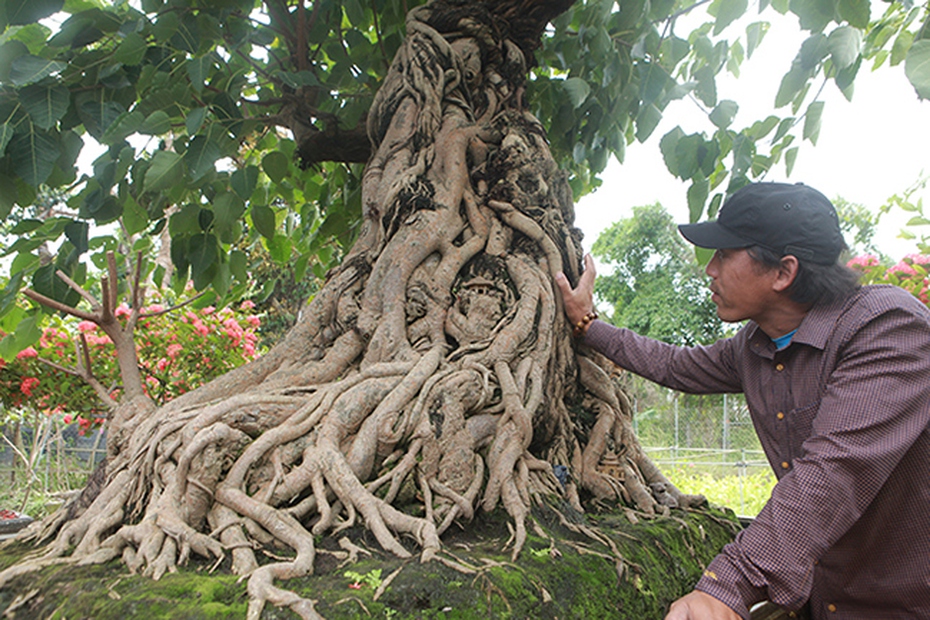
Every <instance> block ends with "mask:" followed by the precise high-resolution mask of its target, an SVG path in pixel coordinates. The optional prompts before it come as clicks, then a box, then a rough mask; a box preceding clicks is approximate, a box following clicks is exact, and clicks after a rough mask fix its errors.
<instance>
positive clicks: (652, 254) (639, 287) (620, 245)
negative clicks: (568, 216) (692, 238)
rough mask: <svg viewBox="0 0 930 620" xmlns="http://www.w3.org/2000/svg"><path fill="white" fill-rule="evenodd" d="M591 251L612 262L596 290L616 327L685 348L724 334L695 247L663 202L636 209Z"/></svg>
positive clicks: (599, 278)
mask: <svg viewBox="0 0 930 620" xmlns="http://www.w3.org/2000/svg"><path fill="white" fill-rule="evenodd" d="M592 253H593V254H594V256H596V257H597V258H598V259H599V260H600V261H601V262H603V263H605V264H606V266H607V273H605V274H602V275H599V276H598V279H597V282H596V285H595V293H596V294H597V298H598V301H599V302H602V303H604V304H609V306H610V307H611V312H610V315H609V317H608V320H609V321H610V322H611V323H613V324H614V325H617V326H618V327H628V328H630V329H632V330H634V331H635V332H637V333H639V334H642V335H644V336H649V337H651V338H656V339H658V340H662V341H664V342H668V343H671V344H677V345H682V346H694V345H696V344H709V343H711V342H714V341H715V340H717V339H719V338H720V337H722V336H723V335H724V326H723V325H722V323H721V322H720V320H719V319H718V318H717V313H716V307H715V306H714V304H713V303H712V302H711V301H710V298H709V296H708V295H707V278H706V277H705V276H704V271H703V268H702V267H701V265H699V264H698V262H697V259H696V258H695V255H694V249H693V247H692V246H690V245H689V244H687V243H686V242H685V241H684V239H682V237H681V235H680V234H679V233H678V229H677V226H676V223H675V221H674V220H673V219H672V217H671V216H670V215H669V214H668V212H666V210H665V209H664V208H663V207H662V206H661V205H659V204H653V205H647V206H641V207H634V208H633V215H632V217H629V218H625V219H623V220H620V221H618V222H616V223H614V224H613V225H611V226H610V227H609V228H607V229H606V230H605V231H604V232H602V233H601V234H600V236H598V238H597V241H595V242H594V245H593V247H592Z"/></svg>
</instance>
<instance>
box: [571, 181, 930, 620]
mask: <svg viewBox="0 0 930 620" xmlns="http://www.w3.org/2000/svg"><path fill="white" fill-rule="evenodd" d="M679 229H680V231H681V233H682V234H683V235H684V236H685V238H686V239H688V240H689V241H690V242H691V243H693V244H695V245H697V246H700V247H704V248H711V249H714V250H716V252H715V254H714V256H713V258H712V259H711V261H710V263H708V265H707V268H706V272H707V275H708V276H710V279H711V282H710V290H711V292H712V297H711V298H712V300H713V301H714V303H715V304H716V306H717V312H718V315H719V316H720V318H721V319H723V320H724V321H730V322H735V321H746V323H745V325H744V326H743V327H742V329H740V331H739V332H738V333H737V334H736V335H735V336H734V337H732V338H727V339H724V340H720V341H718V342H716V343H714V344H712V345H710V346H706V347H705V346H700V347H693V348H685V347H675V346H672V345H668V344H665V343H662V342H659V341H656V340H651V339H648V338H644V337H641V336H639V335H637V334H635V333H633V332H631V331H629V330H625V329H617V328H614V327H612V326H610V325H608V324H607V323H603V322H601V321H597V320H595V318H596V315H594V314H593V301H592V290H593V285H594V264H593V261H592V259H591V257H590V256H586V257H585V271H584V274H583V275H582V276H581V278H580V280H579V282H578V285H577V288H575V289H572V288H571V285H570V284H569V283H568V281H567V280H566V278H565V276H564V275H563V274H559V275H558V276H557V278H556V282H557V284H558V286H559V288H560V289H561V292H562V296H563V298H564V301H565V312H566V314H567V316H568V318H569V320H571V322H572V324H573V325H575V326H576V329H575V332H576V334H577V335H578V336H579V337H580V338H583V340H584V342H585V344H587V345H589V346H591V347H593V348H595V349H597V350H598V351H600V352H602V353H604V354H605V355H606V356H607V357H609V358H610V359H612V360H613V361H614V362H616V363H617V364H618V365H620V366H621V367H623V368H626V369H628V370H630V371H632V372H635V373H637V374H640V375H642V376H644V377H646V378H647V379H650V380H652V381H654V382H656V383H659V384H662V385H665V386H668V387H671V388H674V389H677V390H681V391H685V392H692V393H720V392H743V393H744V394H745V396H746V401H747V403H748V405H749V409H750V412H751V415H752V418H753V423H754V425H755V428H756V431H757V433H758V435H759V438H760V440H761V443H762V447H763V448H764V449H765V453H766V455H767V457H768V460H769V462H770V463H771V465H772V467H773V468H774V469H775V473H776V475H777V477H778V479H779V480H778V483H777V484H776V486H775V488H774V490H773V492H772V497H771V498H770V499H769V502H768V503H767V504H766V506H765V508H763V510H762V512H761V513H759V515H758V516H757V517H756V519H755V520H754V522H753V523H752V524H751V525H750V526H749V527H748V528H746V529H745V530H743V531H742V532H740V534H739V535H738V536H737V537H736V539H735V541H734V542H732V543H730V544H728V545H727V546H726V547H724V549H723V550H722V552H721V553H720V554H719V555H718V556H717V557H716V558H715V559H714V560H713V562H712V563H711V564H710V566H708V567H707V570H705V571H704V575H703V577H702V578H701V579H700V581H699V582H698V583H697V585H696V587H695V591H694V592H692V593H690V594H688V595H687V596H684V597H682V598H681V599H679V600H678V601H676V602H675V603H674V604H673V605H672V606H671V608H670V610H669V613H668V616H666V620H709V619H713V620H716V619H727V620H735V619H738V618H743V619H746V618H749V617H750V613H749V609H750V608H751V607H752V606H753V605H754V604H755V603H757V602H760V601H765V600H768V601H771V602H773V603H774V604H776V605H778V606H779V607H782V608H784V609H786V610H788V611H790V612H792V613H793V612H797V611H798V610H800V609H801V608H802V607H803V606H804V605H805V604H806V603H807V604H808V605H809V608H810V614H811V616H812V618H813V619H814V620H819V619H823V618H831V619H832V618H837V619H840V618H842V619H857V620H877V619H879V620H880V619H886V618H895V619H905V618H908V619H910V618H930V430H928V423H930V312H928V310H927V308H926V307H924V306H923V305H922V304H921V303H920V302H918V301H917V299H916V298H914V297H913V296H912V295H910V294H909V293H907V292H906V291H904V290H903V289H900V288H897V287H891V286H865V287H860V286H859V284H858V280H857V278H856V275H855V272H853V271H851V270H849V269H847V268H846V267H845V266H844V265H843V264H842V263H840V262H838V261H839V258H840V253H841V252H842V251H843V250H844V249H845V243H844V242H843V237H842V234H841V232H840V228H839V221H838V218H837V216H836V211H835V210H834V208H833V205H832V204H831V203H830V201H829V200H827V198H825V197H824V196H823V195H822V194H821V193H820V192H817V191H816V190H814V189H812V188H810V187H807V186H804V185H788V184H779V183H757V184H751V185H748V186H746V187H744V188H742V189H740V190H739V191H737V192H736V193H734V194H733V195H732V196H731V197H730V198H729V199H728V200H727V201H726V203H725V204H724V206H723V208H722V209H721V211H720V214H719V217H718V219H717V220H716V221H712V222H703V223H699V224H688V225H682V226H680V227H679Z"/></svg>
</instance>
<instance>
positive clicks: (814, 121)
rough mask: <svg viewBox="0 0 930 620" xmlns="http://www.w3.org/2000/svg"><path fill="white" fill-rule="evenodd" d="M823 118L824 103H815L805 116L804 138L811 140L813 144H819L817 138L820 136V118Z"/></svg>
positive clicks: (808, 108)
mask: <svg viewBox="0 0 930 620" xmlns="http://www.w3.org/2000/svg"><path fill="white" fill-rule="evenodd" d="M821 116H823V101H814V102H812V103H811V104H810V105H809V106H807V112H806V113H805V114H804V132H803V134H802V137H803V138H804V139H805V140H810V141H811V144H813V145H815V146H816V144H817V138H818V137H819V136H820V118H821Z"/></svg>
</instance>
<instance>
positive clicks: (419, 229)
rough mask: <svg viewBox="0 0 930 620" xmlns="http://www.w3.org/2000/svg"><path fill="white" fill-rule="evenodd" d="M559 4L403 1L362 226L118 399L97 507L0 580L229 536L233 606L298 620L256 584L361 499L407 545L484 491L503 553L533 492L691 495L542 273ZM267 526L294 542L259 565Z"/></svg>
mask: <svg viewBox="0 0 930 620" xmlns="http://www.w3.org/2000/svg"><path fill="white" fill-rule="evenodd" d="M489 6H493V8H494V11H496V13H495V12H492V11H491V10H489V9H488V7H489ZM554 7H555V8H554ZM558 7H561V8H560V9H558ZM565 8H567V4H566V3H565V2H561V3H559V2H510V3H507V2H502V3H489V4H488V5H484V4H480V3H474V2H467V3H463V2H434V3H431V4H429V5H426V6H423V7H419V8H416V9H414V10H412V11H411V12H410V14H409V16H408V20H407V39H406V42H405V43H404V45H403V46H402V47H401V49H400V51H399V52H398V54H397V56H396V58H395V60H394V62H393V65H392V67H391V70H390V72H389V74H388V76H387V78H386V80H385V82H384V85H383V86H382V88H381V90H380V91H379V93H378V96H377V98H376V100H375V102H374V104H373V105H372V108H371V111H370V113H369V116H368V129H369V136H370V138H371V141H372V145H373V148H372V156H371V158H370V160H369V163H368V165H367V168H366V170H365V173H364V178H363V198H362V199H363V211H364V225H363V230H362V232H361V235H360V238H359V240H358V242H357V243H356V244H355V246H354V248H353V249H352V251H351V252H350V253H349V255H348V256H347V257H346V259H345V261H344V263H343V264H342V266H341V267H340V268H338V269H337V270H335V271H334V272H333V273H331V274H330V276H329V278H328V280H327V282H326V284H325V286H324V287H323V289H322V290H321V291H320V293H319V294H318V295H316V297H315V298H314V299H313V301H312V302H311V303H310V304H309V305H308V307H307V308H306V311H305V312H304V313H303V317H302V319H301V321H300V323H298V325H297V326H295V328H294V329H293V330H292V331H291V332H290V333H289V334H288V335H287V336H286V337H285V339H284V340H283V342H281V343H280V344H279V345H277V346H276V347H275V348H274V349H273V350H272V351H271V352H269V354H268V355H266V356H265V357H263V358H262V359H260V360H258V361H256V362H254V363H252V364H249V365H247V366H245V367H243V368H240V369H238V370H236V371H233V372H232V373H230V374H229V375H227V376H226V377H223V378H220V379H218V380H216V381H214V382H213V383H211V384H209V385H207V386H204V387H203V388H201V389H200V390H196V391H194V392H191V393H190V394H187V395H185V396H184V397H181V398H178V399H177V400H175V401H173V402H171V403H169V404H168V405H166V406H164V407H162V408H161V409H159V410H157V411H155V412H154V413H153V414H150V413H147V412H142V413H139V414H137V415H136V416H135V418H132V419H126V420H125V421H124V422H123V428H126V429H131V432H127V433H126V434H125V437H124V438H123V439H122V440H120V442H119V445H117V446H115V447H113V448H112V449H111V451H110V452H111V455H112V458H111V460H110V462H109V464H108V471H107V484H106V485H105V486H104V488H103V490H102V491H101V493H100V494H99V495H98V496H97V498H96V499H95V500H94V502H93V504H91V505H90V506H89V507H88V508H87V510H86V511H84V513H83V514H82V515H81V516H79V517H78V518H76V519H72V520H70V521H67V522H66V523H63V524H62V523H56V524H55V528H58V527H59V526H60V530H57V536H56V538H55V540H54V542H53V543H52V544H51V545H50V546H49V548H48V549H47V550H46V552H45V554H44V555H42V556H41V557H39V558H38V559H35V560H33V561H32V562H31V563H30V562H25V563H21V564H19V565H17V566H14V567H12V568H10V569H7V570H6V571H4V572H3V573H0V585H2V584H3V583H4V582H6V581H7V580H8V579H10V578H11V577H12V576H15V575H16V574H21V573H22V572H23V571H26V570H32V569H34V568H35V567H37V566H41V565H44V563H50V562H55V561H56V560H57V559H58V558H61V557H63V556H65V555H70V556H71V559H70V560H69V561H78V560H79V561H81V562H98V561H106V560H109V559H111V558H115V557H122V559H123V561H124V562H125V563H126V565H127V566H128V567H129V568H130V570H133V571H142V572H143V573H144V574H147V575H151V576H153V577H155V578H156V579H157V578H158V577H160V576H161V575H163V574H164V573H165V572H167V571H172V570H174V569H175V566H176V565H177V564H178V563H183V562H184V561H186V560H187V558H188V557H189V555H190V553H192V552H193V553H196V554H199V555H202V556H207V557H215V558H218V559H219V558H222V557H224V555H225V553H226V552H227V551H231V554H232V560H233V570H234V571H235V572H237V573H239V574H242V575H249V576H250V577H249V593H250V597H251V601H252V602H251V604H250V617H255V618H257V617H258V616H259V614H260V612H261V609H262V607H263V605H264V604H265V603H266V602H271V603H273V604H275V605H285V606H288V607H290V608H291V609H293V610H294V611H296V612H297V613H298V614H300V615H301V616H302V617H305V618H312V617H317V616H316V612H315V611H314V609H313V605H312V603H311V602H310V601H309V600H308V599H305V598H301V597H299V596H297V595H295V594H293V593H290V592H287V591H285V590H282V589H280V588H278V587H277V586H276V585H274V581H275V580H278V579H286V578H289V577H297V576H301V575H305V574H307V573H309V572H310V571H312V569H313V565H314V557H315V551H316V548H315V544H314V535H325V536H336V535H338V534H339V532H341V531H342V530H345V529H347V528H350V527H352V526H353V525H354V524H356V522H357V521H358V520H359V519H361V520H362V521H363V522H364V525H365V527H366V528H367V529H368V530H369V531H370V532H371V533H372V535H373V536H374V538H375V539H376V540H377V542H378V543H379V544H380V545H381V546H382V547H383V548H384V549H385V550H387V551H389V552H392V553H394V554H396V555H397V556H399V557H407V556H410V555H411V554H412V553H414V552H417V551H418V552H419V554H420V557H421V559H422V560H424V561H425V560H428V559H431V558H433V557H434V556H436V554H437V552H439V550H440V547H441V542H440V536H441V535H442V534H443V532H444V531H446V530H447V529H448V528H449V527H450V525H452V524H453V523H456V522H458V523H460V524H462V525H463V526H466V527H467V525H465V524H467V522H468V521H469V520H471V519H472V517H473V515H474V514H475V511H476V510H484V511H491V510H493V509H494V508H495V507H496V506H497V505H499V504H502V505H503V506H504V508H505V509H506V511H507V513H508V514H509V515H510V518H511V519H512V527H513V531H514V540H513V546H512V549H513V551H512V553H513V555H514V556H516V555H517V554H519V553H520V550H521V548H522V547H523V544H524V541H525V540H526V536H527V533H526V531H527V530H526V528H527V521H528V515H529V512H530V508H531V505H532V504H533V503H534V502H539V503H542V502H545V501H548V500H553V499H554V500H557V501H561V503H562V504H563V505H564V504H565V502H566V501H567V502H568V503H569V504H571V505H572V506H573V507H574V508H575V509H576V510H581V509H582V506H581V500H582V499H585V498H592V499H594V500H617V501H620V502H622V503H623V504H624V505H626V506H628V510H629V513H628V514H629V516H630V518H631V519H632V520H635V519H636V518H637V517H636V515H647V516H651V515H655V514H656V513H657V512H666V513H667V512H668V510H669V507H670V506H686V505H687V504H688V503H689V502H690V501H692V499H693V498H691V497H688V496H682V495H681V494H680V493H679V492H678V491H677V490H676V489H674V487H672V486H671V485H670V484H669V482H668V480H666V479H665V477H664V476H663V475H662V474H661V473H660V472H659V470H658V469H657V468H656V467H655V466H654V465H653V464H652V463H651V462H650V461H649V460H648V459H647V458H646V457H645V455H644V454H643V452H642V450H641V449H640V447H639V444H638V442H637V440H636V438H635V436H634V435H633V431H632V424H631V411H630V406H629V402H628V400H627V398H626V396H625V394H624V393H623V392H622V391H621V390H620V389H619V387H618V386H617V384H616V382H615V381H614V380H613V379H612V377H611V375H612V374H613V372H614V369H612V368H611V366H610V364H609V363H608V362H607V361H606V360H604V359H603V358H601V357H599V356H598V355H596V354H594V353H592V352H590V351H586V350H583V349H582V348H579V347H577V345H576V344H575V343H574V342H573V340H572V332H571V325H569V324H567V322H566V320H565V318H564V315H563V313H562V310H561V301H560V299H559V297H558V294H557V292H556V289H555V287H554V286H553V280H552V278H553V276H554V275H555V274H556V273H557V272H559V271H563V270H564V271H565V272H566V274H567V275H568V277H569V278H570V279H572V280H575V279H576V278H577V276H578V269H579V265H580V264H581V249H580V244H579V241H580V238H581V234H580V232H579V231H578V230H577V229H575V228H573V227H572V222H573V218H574V215H573V206H572V199H571V191H570V189H569V187H568V183H567V179H566V175H565V173H564V172H562V171H560V170H558V168H557V166H556V164H555V163H554V161H553V159H552V157H551V155H550V153H549V150H548V146H547V143H546V136H545V133H544V131H543V128H542V127H541V125H540V124H539V122H538V121H537V120H536V119H535V118H534V117H533V116H532V115H530V114H529V113H528V112H527V110H526V108H525V107H524V101H523V91H524V80H525V78H526V74H527V59H528V58H531V56H530V55H529V53H530V52H531V50H532V48H533V47H534V45H532V41H533V40H535V41H537V42H538V38H539V34H540V33H541V32H542V28H543V26H544V25H545V23H546V21H548V20H549V19H551V18H552V17H554V16H555V15H557V14H558V12H555V13H553V11H555V10H556V9H558V10H559V11H561V10H565ZM540 19H545V21H542V22H540V21H539V20H540ZM508 20H509V21H508ZM534 20H535V21H534ZM509 33H512V34H509ZM534 37H535V39H534ZM59 521H62V520H61V519H60V520H59ZM52 531H53V530H52V529H50V528H46V530H45V533H46V534H49V533H51V532H52ZM405 537H406V538H407V539H409V541H413V542H414V543H415V545H416V546H415V548H414V549H411V548H410V544H409V541H404V538H405ZM403 542H407V543H408V544H407V545H406V546H405V544H403ZM273 544H283V545H286V546H287V547H289V548H291V549H292V550H293V552H294V553H295V555H294V556H293V557H292V558H290V559H287V560H282V561H280V562H274V563H271V564H264V565H259V562H258V561H257V559H256V556H255V552H254V548H255V547H256V546H262V545H273Z"/></svg>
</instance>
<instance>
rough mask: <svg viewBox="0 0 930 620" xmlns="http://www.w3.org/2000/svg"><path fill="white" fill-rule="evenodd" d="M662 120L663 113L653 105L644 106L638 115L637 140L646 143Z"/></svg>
mask: <svg viewBox="0 0 930 620" xmlns="http://www.w3.org/2000/svg"><path fill="white" fill-rule="evenodd" d="M661 120H662V112H661V111H660V110H659V108H657V107H656V106H655V105H653V104H651V103H650V104H649V105H646V106H643V107H642V108H641V109H640V111H639V114H637V115H636V139H637V140H639V141H640V142H645V141H646V140H647V139H648V138H649V136H651V135H652V132H653V131H655V128H656V127H657V126H658V125H659V121H661Z"/></svg>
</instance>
